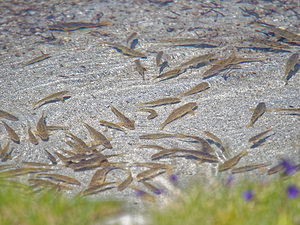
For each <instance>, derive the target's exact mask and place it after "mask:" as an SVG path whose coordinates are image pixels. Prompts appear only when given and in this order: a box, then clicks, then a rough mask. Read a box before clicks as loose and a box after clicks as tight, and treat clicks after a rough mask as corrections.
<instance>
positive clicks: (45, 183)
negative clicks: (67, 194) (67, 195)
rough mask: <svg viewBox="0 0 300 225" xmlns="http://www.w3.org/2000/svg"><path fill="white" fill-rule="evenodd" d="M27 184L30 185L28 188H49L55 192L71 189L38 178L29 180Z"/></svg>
mask: <svg viewBox="0 0 300 225" xmlns="http://www.w3.org/2000/svg"><path fill="white" fill-rule="evenodd" d="M28 182H29V183H30V184H31V185H30V187H33V188H37V187H39V186H42V187H44V188H50V189H54V190H56V191H61V190H72V188H71V187H69V186H66V185H63V184H60V183H53V182H51V181H49V180H45V179H38V178H29V179H28Z"/></svg>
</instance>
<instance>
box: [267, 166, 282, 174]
mask: <svg viewBox="0 0 300 225" xmlns="http://www.w3.org/2000/svg"><path fill="white" fill-rule="evenodd" d="M280 171H283V167H282V163H279V164H277V165H276V166H274V167H272V168H270V169H269V170H268V172H267V173H268V175H272V174H275V173H278V172H280Z"/></svg>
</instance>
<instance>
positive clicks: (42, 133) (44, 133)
mask: <svg viewBox="0 0 300 225" xmlns="http://www.w3.org/2000/svg"><path fill="white" fill-rule="evenodd" d="M44 113H45V111H43V113H42V116H41V118H40V120H39V121H38V123H37V125H36V133H35V134H36V135H37V136H39V137H40V138H41V139H42V140H43V141H48V139H49V133H48V130H47V127H46V124H45V118H44Z"/></svg>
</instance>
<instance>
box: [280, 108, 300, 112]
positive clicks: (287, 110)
mask: <svg viewBox="0 0 300 225" xmlns="http://www.w3.org/2000/svg"><path fill="white" fill-rule="evenodd" d="M275 111H276V112H279V111H283V112H290V113H300V108H287V109H284V108H276V109H275Z"/></svg>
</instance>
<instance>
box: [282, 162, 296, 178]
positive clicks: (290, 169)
mask: <svg viewBox="0 0 300 225" xmlns="http://www.w3.org/2000/svg"><path fill="white" fill-rule="evenodd" d="M281 166H282V168H283V169H284V174H285V175H287V176H291V175H293V174H294V173H295V172H296V171H297V166H296V165H295V164H294V163H293V162H292V161H290V160H289V159H283V160H282V162H281Z"/></svg>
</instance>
